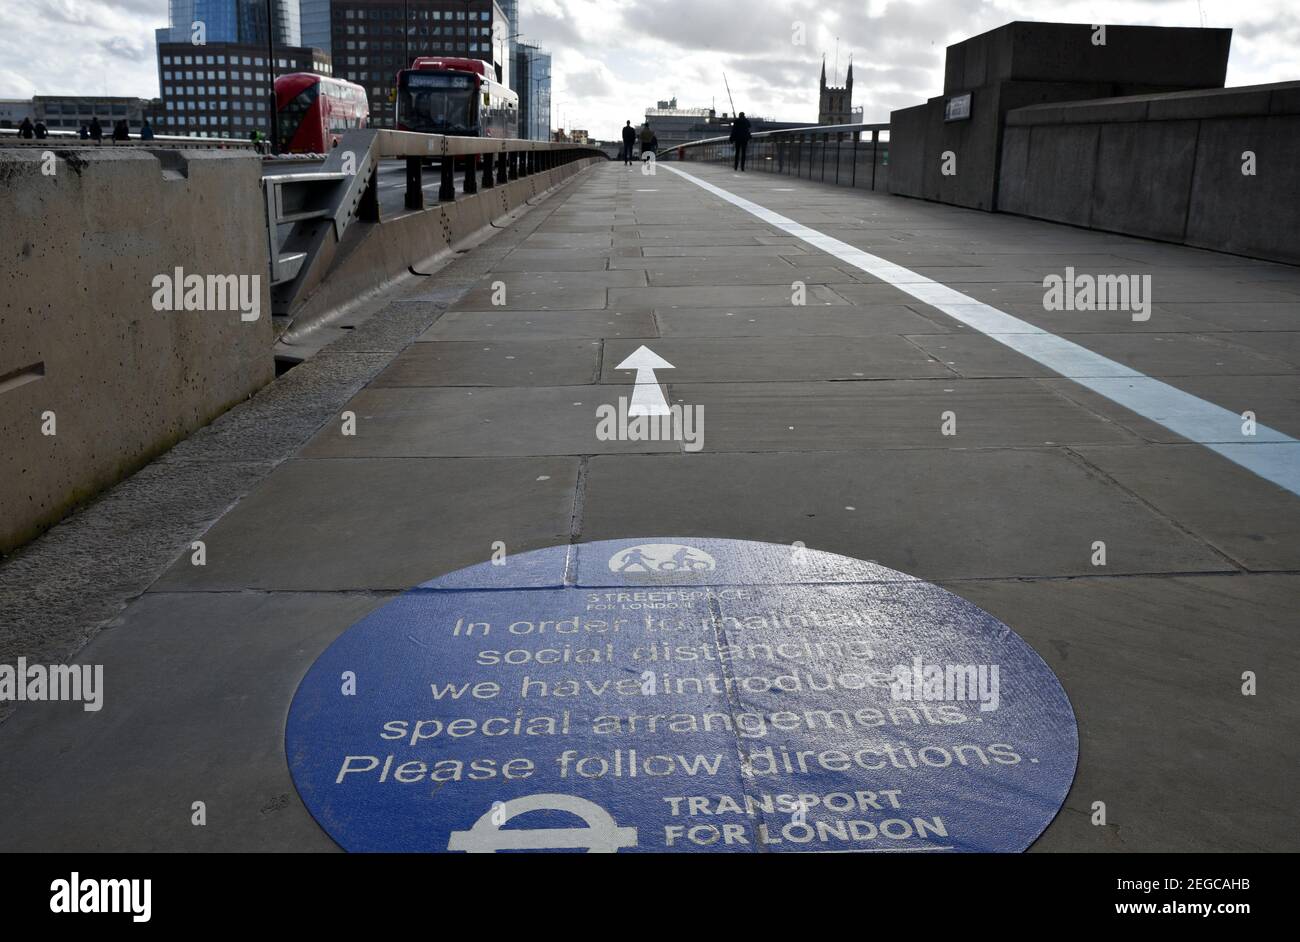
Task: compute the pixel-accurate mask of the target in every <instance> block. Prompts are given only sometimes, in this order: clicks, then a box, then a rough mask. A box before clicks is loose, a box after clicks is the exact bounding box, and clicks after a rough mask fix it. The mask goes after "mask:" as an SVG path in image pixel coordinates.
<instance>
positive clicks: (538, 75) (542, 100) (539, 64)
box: [514, 43, 551, 141]
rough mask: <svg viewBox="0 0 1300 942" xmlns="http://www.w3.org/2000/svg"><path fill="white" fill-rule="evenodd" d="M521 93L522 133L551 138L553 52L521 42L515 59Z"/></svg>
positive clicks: (531, 138)
mask: <svg viewBox="0 0 1300 942" xmlns="http://www.w3.org/2000/svg"><path fill="white" fill-rule="evenodd" d="M514 75H515V91H516V92H518V94H519V134H520V136H521V137H523V138H524V139H525V140H529V141H549V140H550V139H551V54H550V53H549V52H543V51H542V50H541V48H540V47H538V46H533V45H530V44H528V43H519V45H518V47H517V49H516V50H515V59H514Z"/></svg>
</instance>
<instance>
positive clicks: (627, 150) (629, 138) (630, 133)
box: [623, 120, 636, 167]
mask: <svg viewBox="0 0 1300 942" xmlns="http://www.w3.org/2000/svg"><path fill="white" fill-rule="evenodd" d="M635 143H636V131H635V130H634V129H633V127H632V122H631V121H630V120H629V121H628V123H627V124H625V125H623V164H624V165H625V166H628V167H630V166H632V145H633V144H635Z"/></svg>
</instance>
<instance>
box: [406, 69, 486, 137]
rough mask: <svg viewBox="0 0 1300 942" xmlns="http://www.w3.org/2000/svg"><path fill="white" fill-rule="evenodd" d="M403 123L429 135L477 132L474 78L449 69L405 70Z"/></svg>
mask: <svg viewBox="0 0 1300 942" xmlns="http://www.w3.org/2000/svg"><path fill="white" fill-rule="evenodd" d="M400 94H401V101H400V102H399V103H398V108H399V114H400V116H401V122H402V124H403V126H405V127H406V129H407V130H410V131H420V132H422V133H425V134H474V133H476V130H477V122H476V120H475V116H474V103H475V95H474V80H473V78H471V77H470V76H468V75H448V74H447V73H445V72H441V73H440V72H405V73H403V75H402V88H401V92H400Z"/></svg>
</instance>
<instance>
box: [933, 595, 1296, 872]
mask: <svg viewBox="0 0 1300 942" xmlns="http://www.w3.org/2000/svg"><path fill="white" fill-rule="evenodd" d="M945 587H946V588H948V589H950V590H952V591H953V592H956V593H957V594H958V595H961V596H962V597H964V598H967V599H970V600H971V601H972V602H974V603H975V604H976V605H979V606H980V607H981V608H983V609H984V610H986V611H988V612H989V613H991V614H993V615H995V616H997V617H998V618H1000V619H1002V620H1003V621H1005V622H1006V623H1007V624H1008V625H1010V626H1011V627H1012V628H1013V629H1014V630H1015V631H1016V633H1017V634H1019V635H1020V636H1021V637H1022V638H1024V639H1025V640H1026V641H1028V642H1029V643H1030V644H1032V645H1033V646H1034V648H1035V649H1036V650H1037V651H1038V652H1039V654H1041V655H1042V656H1043V658H1044V659H1045V660H1046V661H1047V662H1048V664H1049V665H1051V668H1052V670H1053V671H1054V672H1055V673H1056V676H1057V677H1059V678H1060V680H1061V682H1062V684H1063V685H1064V686H1065V688H1066V690H1068V691H1069V694H1070V703H1071V705H1072V706H1073V707H1074V712H1075V716H1076V717H1077V719H1078V722H1079V757H1080V761H1079V769H1078V772H1077V773H1076V776H1075V782H1074V788H1073V789H1072V790H1071V792H1070V795H1069V797H1068V798H1067V799H1066V802H1065V806H1064V807H1063V808H1062V810H1061V813H1060V814H1058V815H1057V816H1056V820H1055V821H1053V822H1052V824H1051V825H1049V826H1048V828H1047V831H1046V832H1045V833H1044V834H1043V836H1042V837H1040V838H1039V840H1038V842H1037V843H1036V844H1035V845H1034V850H1036V851H1046V852H1051V851H1109V852H1116V851H1125V852H1142V853H1155V852H1174V853H1186V852H1192V851H1205V850H1210V849H1212V850H1214V851H1218V852H1227V851H1253V852H1259V851H1276V850H1279V849H1282V848H1291V847H1294V846H1296V843H1297V839H1298V838H1300V834H1298V833H1297V826H1296V818H1295V792H1294V788H1293V770H1294V769H1295V768H1296V767H1297V765H1298V764H1300V746H1297V744H1298V743H1300V719H1298V718H1300V692H1298V690H1300V688H1297V686H1296V685H1295V684H1293V683H1290V682H1289V679H1288V678H1290V677H1291V676H1293V675H1294V673H1295V671H1296V669H1297V668H1298V667H1300V664H1298V663H1297V656H1296V646H1295V644H1294V643H1293V635H1294V631H1295V621H1294V616H1293V614H1290V613H1293V612H1294V605H1295V600H1296V598H1297V597H1300V576H1297V575H1278V576H1240V575H1236V576H1231V575H1230V576H1172V577H1169V578H1143V577H1138V578H1123V579H1096V578H1091V579H1089V578H1085V579H1068V580H1039V581H1008V580H1001V579H999V580H987V581H963V582H947V583H945ZM1247 670H1250V671H1254V672H1255V673H1256V675H1257V676H1258V678H1259V687H1258V693H1257V694H1256V695H1255V696H1242V693H1241V686H1242V680H1241V675H1242V672H1243V671H1247ZM1269 678H1271V682H1270V680H1269ZM1096 801H1103V802H1105V803H1106V825H1105V826H1103V827H1097V826H1094V825H1093V824H1092V806H1093V802H1096Z"/></svg>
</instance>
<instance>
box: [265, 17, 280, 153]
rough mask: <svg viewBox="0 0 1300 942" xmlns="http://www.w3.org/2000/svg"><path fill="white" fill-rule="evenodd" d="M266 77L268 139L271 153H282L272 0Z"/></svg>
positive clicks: (267, 24)
mask: <svg viewBox="0 0 1300 942" xmlns="http://www.w3.org/2000/svg"><path fill="white" fill-rule="evenodd" d="M266 79H267V84H268V85H269V86H270V91H271V94H270V111H269V113H268V115H267V121H266V126H267V129H268V132H269V133H268V134H267V135H266V137H267V140H269V141H270V142H271V153H272V154H278V153H280V142H279V140H278V138H279V135H278V134H276V133H275V18H274V16H272V13H271V0H266Z"/></svg>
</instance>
